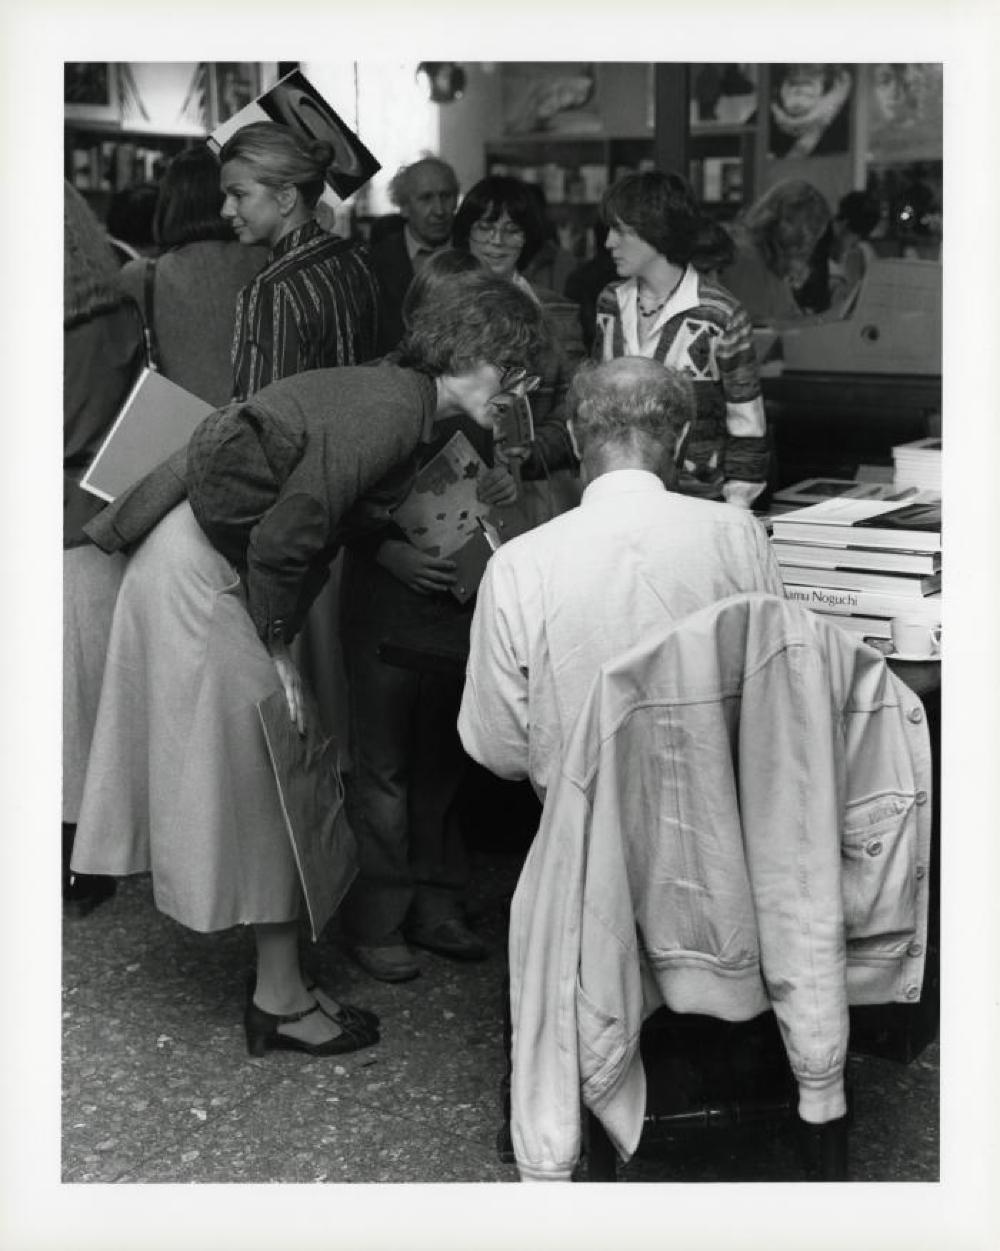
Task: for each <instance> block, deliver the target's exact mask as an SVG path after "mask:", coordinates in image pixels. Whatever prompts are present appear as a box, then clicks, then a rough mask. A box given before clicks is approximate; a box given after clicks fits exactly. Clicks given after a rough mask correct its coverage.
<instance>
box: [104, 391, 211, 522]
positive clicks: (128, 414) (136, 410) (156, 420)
mask: <svg viewBox="0 0 1000 1251" xmlns="http://www.w3.org/2000/svg"><path fill="white" fill-rule="evenodd" d="M212 411H213V409H212V405H211V404H209V403H207V402H206V401H205V400H203V399H201V398H200V397H199V396H197V395H192V394H191V392H190V391H186V390H185V389H184V388H183V387H179V386H178V385H177V383H176V382H171V381H170V380H169V378H164V376H163V374H160V373H157V372H156V370H155V369H143V371H142V373H141V374H140V375H139V377H138V379H137V380H136V384H135V386H134V387H133V388H132V390H131V391H130V392H129V393H128V395H127V396H126V397H125V402H124V404H122V407H121V409H120V411H119V413H118V416H117V417H116V418H115V420H114V423H113V425H112V427H111V429H110V430H109V431H108V433H107V435H106V436H105V439H104V442H103V443H102V444H101V446H100V447H99V448H98V450H97V455H96V456H95V457H94V459H93V460H92V461H91V462H90V466H89V468H88V469H87V472H86V473H85V474H84V476H83V478H82V480H81V482H80V485H81V486H82V487H83V489H84V490H85V491H90V493H91V494H92V495H96V496H98V497H99V498H100V499H102V500H107V501H109V502H110V501H111V500H114V499H117V497H118V496H119V495H120V494H121V493H122V491H125V490H127V489H128V488H129V487H130V486H132V485H133V483H135V482H138V481H139V479H140V478H142V477H144V476H145V475H146V474H147V473H149V472H150V470H152V469H155V468H156V466H157V465H159V464H160V463H161V462H162V461H165V460H166V459H167V458H168V457H169V456H172V455H173V454H174V452H177V451H179V450H180V449H181V448H182V447H183V446H184V444H185V443H187V441H188V439H190V437H191V435H192V434H193V433H194V429H195V426H197V425H198V423H199V422H200V421H202V419H203V418H205V417H207V416H208V414H209V413H210V412H212Z"/></svg>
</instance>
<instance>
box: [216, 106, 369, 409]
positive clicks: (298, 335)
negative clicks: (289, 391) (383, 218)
mask: <svg viewBox="0 0 1000 1251" xmlns="http://www.w3.org/2000/svg"><path fill="white" fill-rule="evenodd" d="M333 159H334V151H333V147H332V146H331V145H330V144H329V143H327V142H326V141H325V140H322V139H312V140H310V139H306V138H305V137H304V136H302V135H299V134H298V133H297V132H296V131H294V130H292V129H291V128H290V127H288V126H279V125H278V124H277V123H276V122H251V123H250V125H249V126H244V127H242V128H241V129H240V130H238V131H236V133H235V134H234V135H232V136H231V137H230V138H229V139H228V140H227V141H226V142H225V143H224V144H223V146H222V151H221V152H220V153H219V161H220V163H221V166H222V175H221V177H222V192H223V195H224V197H225V198H224V200H223V205H222V216H223V217H224V218H225V220H226V221H227V222H228V223H229V225H230V227H231V229H232V230H233V231H234V232H235V234H236V238H237V239H238V240H239V241H240V243H243V244H247V245H252V244H263V245H265V246H266V247H267V248H269V249H270V250H269V252H268V257H267V265H266V266H265V268H264V269H263V270H262V271H261V272H260V273H259V274H258V275H257V276H256V277H255V278H254V279H253V281H252V282H250V283H249V284H248V286H247V287H246V288H245V289H244V290H243V291H242V292H241V294H240V297H239V302H238V304H237V307H236V333H235V337H234V339H233V392H232V394H233V397H234V398H235V399H238V400H243V399H246V398H247V396H249V395H253V393H254V392H255V391H259V390H260V388H261V387H264V386H267V384H268V383H270V382H275V381H276V380H277V379H278V378H287V377H289V376H290V375H291V374H297V373H302V372H303V371H305V370H307V369H329V368H333V367H335V366H337V365H356V364H361V363H362V362H363V361H366V360H370V359H371V358H372V357H373V356H374V355H375V342H376V335H377V330H378V321H377V316H378V294H377V288H376V281H375V277H374V274H373V272H372V269H371V264H370V260H369V256H368V249H367V247H366V246H365V245H363V244H359V243H356V242H355V241H354V240H352V239H341V238H338V237H337V236H336V235H331V234H329V233H328V232H327V231H325V230H324V229H323V227H322V226H320V224H319V222H317V220H316V205H317V204H318V203H319V199H320V196H321V195H322V193H323V187H324V185H325V178H326V171H327V169H328V167H329V166H330V164H331V163H332V162H333Z"/></svg>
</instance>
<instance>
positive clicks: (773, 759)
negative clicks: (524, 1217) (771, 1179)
mask: <svg viewBox="0 0 1000 1251" xmlns="http://www.w3.org/2000/svg"><path fill="white" fill-rule="evenodd" d="M930 777H931V761H930V745H929V738H928V732H927V724H926V719H925V716H924V711H923V708H922V706H921V704H920V701H919V700H918V699H917V697H916V696H915V695H914V694H913V693H912V692H911V691H910V690H909V688H908V687H907V686H906V685H905V684H904V683H903V682H902V681H901V680H899V679H898V678H897V677H896V676H895V675H894V674H893V673H892V672H891V670H890V669H889V668H888V667H887V665H886V663H885V660H884V658H883V657H882V656H881V655H880V654H879V653H878V652H876V651H874V650H873V649H871V648H869V647H867V646H865V645H864V644H863V643H861V642H860V641H859V640H857V639H856V638H855V637H853V636H852V635H849V634H847V633H846V632H845V631H842V630H841V629H839V628H838V627H836V626H835V625H833V624H832V623H831V622H830V621H828V620H827V619H825V618H822V617H819V616H817V615H815V614H813V613H812V612H810V611H809V610H808V609H805V608H802V607H801V606H799V605H797V604H794V603H790V602H788V601H786V600H783V599H779V598H777V597H773V596H769V595H738V596H733V597H731V598H729V599H726V600H724V601H722V602H721V603H719V604H716V605H713V606H712V607H710V608H707V609H703V610H701V611H700V612H698V613H696V614H694V615H692V616H690V617H688V618H686V619H685V620H684V621H683V622H682V623H680V624H677V625H673V626H670V627H669V628H667V629H666V630H665V631H662V632H658V633H656V634H655V635H653V636H651V637H650V638H649V639H648V640H647V641H645V642H643V643H640V644H639V645H638V646H636V647H634V648H632V649H631V650H630V651H628V652H627V653H625V654H624V655H623V656H622V657H621V658H620V659H619V660H617V661H614V662H611V663H610V664H607V665H605V666H604V668H603V669H602V670H601V672H600V674H599V676H598V678H597V679H596V681H595V683H594V686H593V688H592V690H591V693H590V695H589V697H588V699H587V701H586V703H585V704H584V707H583V709H582V711H581V713H580V716H579V719H578V721H577V724H576V727H575V730H574V732H573V734H572V736H571V738H570V740H569V742H568V744H567V748H566V751H565V754H564V757H563V765H562V770H561V773H560V776H559V778H558V781H557V782H556V784H555V785H554V786H553V787H552V788H551V789H550V790H549V792H548V795H547V796H546V802H545V807H544V811H543V816H542V823H541V827H540V829H539V831H538V834H537V836H536V838H535V841H534V843H533V845H532V847H531V850H530V852H529V854H528V857H527V860H526V862H525V866H524V870H523V872H522V874H521V878H520V881H519V882H518V886H517V890H516V893H515V895H514V900H513V905H512V911H511V923H510V969H511V1010H512V1017H513V1027H514V1034H513V1053H512V1062H513V1076H512V1101H513V1115H512V1134H513V1140H514V1149H515V1153H516V1156H517V1162H518V1167H519V1170H520V1173H521V1176H522V1178H524V1179H525V1180H548V1179H553V1180H565V1179H568V1178H569V1176H570V1174H571V1172H572V1169H573V1167H574V1165H575V1163H576V1160H577V1158H578V1155H579V1149H580V1102H581V1096H582V1100H583V1103H584V1104H585V1105H586V1106H587V1107H588V1108H590V1109H591V1110H592V1111H593V1112H594V1113H595V1114H596V1115H597V1116H598V1117H599V1118H600V1120H601V1122H602V1123H603V1125H604V1127H605V1128H606V1130H607V1131H608V1133H609V1135H610V1137H611V1138H612V1140H613V1142H614V1143H615V1146H616V1147H617V1149H618V1151H619V1153H620V1154H621V1155H622V1156H623V1158H625V1159H628V1158H629V1157H630V1156H631V1154H632V1153H633V1151H634V1150H635V1147H636V1145H637V1143H638V1140H639V1135H640V1132H641V1129H642V1118H643V1114H644V1107H645V1074H644V1072H643V1068H642V1063H641V1060H640V1056H639V1049H638V1042H639V1031H640V1028H641V1025H642V1021H643V1018H644V1016H645V1015H647V1014H648V1013H649V1012H650V1011H652V1010H653V1009H654V1008H655V1007H657V1006H658V1005H659V1003H661V1002H664V1003H666V1004H667V1005H669V1006H670V1007H671V1008H672V1009H673V1010H675V1011H678V1012H698V1013H707V1014H709V1015H714V1016H718V1017H721V1018H723V1019H726V1020H746V1019H749V1018H751V1017H753V1016H755V1015H757V1014H758V1013H760V1012H762V1011H764V1010H766V1009H767V1008H769V1007H772V1008H773V1009H774V1012H775V1014H776V1016H777V1019H778V1023H779V1026H780V1028H781V1032H782V1037H783V1039H784V1042H785V1047H786V1050H787V1053H788V1057H789V1060H790V1063H791V1067H792V1070H793V1072H794V1074H795V1077H796V1079H797V1081H798V1085H799V1112H800V1114H801V1115H802V1116H803V1118H804V1119H806V1120H809V1121H813V1122H823V1121H827V1120H830V1119H833V1118H835V1117H837V1116H840V1115H842V1114H843V1112H844V1110H845V1104H844V1087H843V1073H844V1065H845V1060H846V1049H847V1033H848V1013H847V1006H848V1003H859V1004H860V1003H883V1002H889V1001H893V1000H903V1001H912V1000H915V999H917V998H918V997H919V995H920V990H921V985H922V981H923V968H924V949H925V945H926V933H927V908H928V885H929V883H928V864H929V858H930V811H931V809H930V803H929V798H930V785H931V782H930Z"/></svg>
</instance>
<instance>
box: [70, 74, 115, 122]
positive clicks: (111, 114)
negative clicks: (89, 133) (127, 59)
mask: <svg viewBox="0 0 1000 1251" xmlns="http://www.w3.org/2000/svg"><path fill="white" fill-rule="evenodd" d="M63 109H64V112H65V116H66V118H67V120H70V119H72V120H74V121H79V122H118V121H121V107H120V104H119V101H118V81H117V67H116V66H115V65H114V64H112V63H111V62H110V61H64V62H63Z"/></svg>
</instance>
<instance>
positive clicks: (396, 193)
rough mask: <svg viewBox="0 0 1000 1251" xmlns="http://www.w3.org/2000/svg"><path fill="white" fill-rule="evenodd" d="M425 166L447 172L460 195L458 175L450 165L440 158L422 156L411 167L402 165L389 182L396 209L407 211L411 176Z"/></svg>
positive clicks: (389, 189) (390, 196) (392, 200)
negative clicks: (435, 167) (433, 166)
mask: <svg viewBox="0 0 1000 1251" xmlns="http://www.w3.org/2000/svg"><path fill="white" fill-rule="evenodd" d="M424 165H436V166H437V167H438V169H443V170H445V171H446V172H447V174H448V177H449V178H450V179H451V180H452V182H453V183H454V186H455V194H456V195H458V175H457V174H456V173H455V171H454V170H453V169H452V167H451V166H450V165H449V164H448V162H447V161H443V160H442V159H441V158H440V157H439V156H422V157H421V158H420V160H419V161H413V162H412V163H411V164H410V165H401V166H400V167H399V169H398V170H396V172H395V174H393V176H392V178H391V179H390V181H389V187H388V191H389V200H390V202H391V203H393V204H395V206H396V208H399V209H405V208H406V206H407V204H409V202H410V175H411V174H412V173H413V171H414V170H415V169H420V167H421V166H424Z"/></svg>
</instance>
